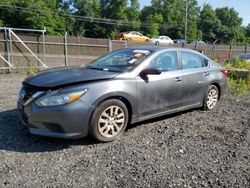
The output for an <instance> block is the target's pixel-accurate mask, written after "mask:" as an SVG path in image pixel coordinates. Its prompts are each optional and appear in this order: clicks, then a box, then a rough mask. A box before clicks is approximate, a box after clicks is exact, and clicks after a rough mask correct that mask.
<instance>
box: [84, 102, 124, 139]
mask: <svg viewBox="0 0 250 188" xmlns="http://www.w3.org/2000/svg"><path fill="white" fill-rule="evenodd" d="M112 112H113V113H112ZM111 113H112V114H111ZM127 124H128V110H127V107H126V105H125V104H124V103H123V102H122V101H120V100H117V99H110V100H106V101H104V102H102V103H101V104H99V105H98V106H97V108H96V110H95V111H94V113H93V115H92V117H91V121H90V127H89V135H90V136H91V137H92V138H94V139H96V140H97V141H100V142H110V141H113V140H115V139H116V138H117V137H119V136H120V135H121V134H122V133H123V132H124V130H125V129H126V127H127Z"/></svg>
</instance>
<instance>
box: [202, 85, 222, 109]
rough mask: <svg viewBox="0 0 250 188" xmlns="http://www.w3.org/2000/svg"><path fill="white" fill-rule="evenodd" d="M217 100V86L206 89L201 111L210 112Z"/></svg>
mask: <svg viewBox="0 0 250 188" xmlns="http://www.w3.org/2000/svg"><path fill="white" fill-rule="evenodd" d="M218 100H219V90H218V88H217V86H215V85H210V86H209V87H208V89H207V92H206V95H205V98H204V101H203V110H205V111H209V110H212V109H213V108H214V107H215V106H216V104H217V102H218Z"/></svg>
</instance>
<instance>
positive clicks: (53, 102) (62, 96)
mask: <svg viewBox="0 0 250 188" xmlns="http://www.w3.org/2000/svg"><path fill="white" fill-rule="evenodd" d="M86 92H87V89H84V90H83V91H72V92H68V93H58V92H53V93H50V94H48V95H45V96H43V97H42V98H40V99H38V100H37V101H36V104H37V105H38V106H39V107H44V106H58V105H63V104H70V103H72V102H74V101H76V100H77V99H79V98H80V97H81V96H82V95H84V94H85V93H86Z"/></svg>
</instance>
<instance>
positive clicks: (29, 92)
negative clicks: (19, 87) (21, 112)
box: [23, 87, 37, 102]
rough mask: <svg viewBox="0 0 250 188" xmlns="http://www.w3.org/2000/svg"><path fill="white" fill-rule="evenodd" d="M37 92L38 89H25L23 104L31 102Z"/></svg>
mask: <svg viewBox="0 0 250 188" xmlns="http://www.w3.org/2000/svg"><path fill="white" fill-rule="evenodd" d="M36 92H37V90H36V89H33V88H29V87H24V93H25V94H24V97H23V102H26V101H27V100H29V99H30V98H31V97H32V96H33V95H34V94H35V93H36Z"/></svg>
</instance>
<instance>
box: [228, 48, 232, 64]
mask: <svg viewBox="0 0 250 188" xmlns="http://www.w3.org/2000/svg"><path fill="white" fill-rule="evenodd" d="M231 56H232V44H230V46H229V54H228V62H229V63H230V61H231Z"/></svg>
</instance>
